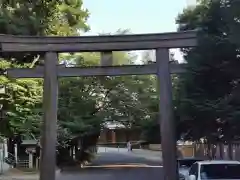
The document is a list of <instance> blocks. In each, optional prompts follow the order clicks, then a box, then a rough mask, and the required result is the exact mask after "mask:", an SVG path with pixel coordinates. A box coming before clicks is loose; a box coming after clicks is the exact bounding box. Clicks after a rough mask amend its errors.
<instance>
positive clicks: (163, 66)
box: [156, 48, 178, 180]
mask: <svg viewBox="0 0 240 180" xmlns="http://www.w3.org/2000/svg"><path fill="white" fill-rule="evenodd" d="M169 59H170V55H169V49H168V48H159V49H156V63H157V66H158V72H157V76H158V81H159V91H160V106H159V108H160V110H159V113H160V117H159V118H160V119H159V121H160V131H161V146H162V159H163V173H164V180H176V179H178V170H177V151H176V136H175V123H174V118H173V104H172V82H171V74H170V68H169Z"/></svg>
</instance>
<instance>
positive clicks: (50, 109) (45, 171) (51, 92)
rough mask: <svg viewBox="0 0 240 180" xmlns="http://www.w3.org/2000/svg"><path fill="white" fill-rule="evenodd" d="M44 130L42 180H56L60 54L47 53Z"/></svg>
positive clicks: (41, 165)
mask: <svg viewBox="0 0 240 180" xmlns="http://www.w3.org/2000/svg"><path fill="white" fill-rule="evenodd" d="M44 66H45V67H44V88H43V90H44V92H43V110H44V116H43V121H44V122H43V129H42V154H41V164H40V180H55V171H56V142H57V108H58V76H57V68H58V54H57V53H56V52H46V54H45V64H44Z"/></svg>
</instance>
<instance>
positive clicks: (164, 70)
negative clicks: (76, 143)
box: [0, 31, 197, 180]
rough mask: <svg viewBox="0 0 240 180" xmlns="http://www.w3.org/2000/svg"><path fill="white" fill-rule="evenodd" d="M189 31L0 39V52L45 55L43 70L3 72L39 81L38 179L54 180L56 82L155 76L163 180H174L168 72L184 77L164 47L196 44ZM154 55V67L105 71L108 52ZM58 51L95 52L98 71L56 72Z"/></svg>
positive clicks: (109, 58) (73, 69) (109, 59)
mask: <svg viewBox="0 0 240 180" xmlns="http://www.w3.org/2000/svg"><path fill="white" fill-rule="evenodd" d="M196 36H197V34H196V32H195V31H186V32H178V33H162V34H138V35H114V36H86V37H84V36H83V37H82V36H80V37H55V36H54V37H32V36H9V35H0V45H1V47H0V50H1V51H2V52H23V53H24V52H29V53H31V52H34V53H37V52H40V53H45V63H44V67H37V68H33V69H8V70H7V75H8V76H9V77H12V78H44V95H43V108H44V119H43V120H44V131H43V134H42V137H43V139H42V140H43V141H42V147H43V149H42V156H41V157H42V160H41V164H42V165H41V167H40V180H55V166H56V165H55V163H56V152H55V150H56V149H55V148H56V140H57V129H56V125H57V108H58V102H57V99H58V93H57V92H58V77H74V76H120V75H144V74H156V75H157V76H158V79H159V89H160V98H161V100H160V109H159V110H161V113H160V118H159V121H160V124H161V126H160V127H161V138H162V140H161V142H162V156H163V171H164V179H165V180H174V179H177V177H178V173H177V164H176V139H175V125H174V119H173V111H172V110H173V109H172V84H171V76H170V74H171V73H182V72H184V70H185V69H184V65H178V64H171V63H169V49H170V48H188V47H194V46H196V45H197V41H196ZM148 49H154V50H156V63H154V64H149V65H128V66H111V65H112V64H111V62H112V51H123V50H148ZM59 52H101V53H102V59H101V66H98V67H71V68H70V67H69V68H68V67H61V66H59V65H58V53H59Z"/></svg>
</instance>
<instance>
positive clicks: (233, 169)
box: [186, 160, 240, 180]
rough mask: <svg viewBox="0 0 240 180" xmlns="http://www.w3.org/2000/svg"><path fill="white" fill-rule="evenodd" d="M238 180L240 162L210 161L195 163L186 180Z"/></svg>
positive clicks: (239, 177)
mask: <svg viewBox="0 0 240 180" xmlns="http://www.w3.org/2000/svg"><path fill="white" fill-rule="evenodd" d="M209 179H211V180H223V179H224V180H236V179H240V162H239V161H226V160H209V161H198V162H195V163H194V164H193V165H192V166H191V168H190V169H189V172H188V175H187V176H186V180H209Z"/></svg>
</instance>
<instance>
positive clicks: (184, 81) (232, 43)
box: [176, 0, 240, 142]
mask: <svg viewBox="0 0 240 180" xmlns="http://www.w3.org/2000/svg"><path fill="white" fill-rule="evenodd" d="M239 8H240V3H239V1H227V0H226V1H224V0H217V1H213V0H202V1H199V4H198V5H197V6H196V7H195V8H188V9H185V10H184V11H183V13H182V14H180V15H179V17H178V19H177V22H178V23H179V24H180V26H179V30H180V31H181V30H193V29H198V31H199V33H198V43H199V45H198V46H197V47H196V48H192V49H183V52H184V53H185V60H186V62H187V65H188V72H187V73H186V74H184V75H182V76H181V78H180V83H179V87H178V91H177V92H178V93H177V96H178V97H177V98H176V99H178V101H177V107H178V109H177V116H178V117H179V119H178V120H179V121H180V124H181V126H180V127H181V131H182V132H183V133H184V134H185V136H184V137H185V138H188V139H189V138H190V139H194V140H199V139H200V138H205V139H207V140H208V142H216V141H229V140H234V139H238V138H239V128H240V126H239V117H240V116H239V115H240V109H239V103H240V101H239V77H240V76H239V75H240V74H239V69H238V68H239V67H240V61H239V38H238V36H239V35H238V34H239V33H238V32H237V29H239V27H240V24H239V18H240V16H239V15H240V14H239V12H238V11H237V10H236V9H239Z"/></svg>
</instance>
